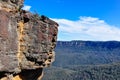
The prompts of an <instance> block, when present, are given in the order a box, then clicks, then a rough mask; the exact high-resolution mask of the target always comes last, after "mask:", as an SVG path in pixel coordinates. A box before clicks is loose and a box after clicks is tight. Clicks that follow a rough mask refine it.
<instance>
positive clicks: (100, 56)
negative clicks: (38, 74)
mask: <svg viewBox="0 0 120 80" xmlns="http://www.w3.org/2000/svg"><path fill="white" fill-rule="evenodd" d="M55 51H56V59H55V62H54V63H53V67H51V68H47V69H45V76H44V77H43V80H120V42H117V41H108V42H100V41H96V42H92V41H70V42H69V41H68V42H65V41H58V43H57V46H56V49H55Z"/></svg>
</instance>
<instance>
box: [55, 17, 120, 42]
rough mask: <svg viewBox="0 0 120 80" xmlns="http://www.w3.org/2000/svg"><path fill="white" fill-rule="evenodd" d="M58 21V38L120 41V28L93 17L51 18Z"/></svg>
mask: <svg viewBox="0 0 120 80" xmlns="http://www.w3.org/2000/svg"><path fill="white" fill-rule="evenodd" d="M53 20H54V21H56V22H58V23H59V25H60V26H59V36H58V40H94V41H96V40H97V41H107V40H119V41H120V28H118V27H116V26H112V25H109V24H107V23H106V22H105V21H104V20H100V19H99V18H94V17H80V18H79V20H76V21H72V20H67V19H53Z"/></svg>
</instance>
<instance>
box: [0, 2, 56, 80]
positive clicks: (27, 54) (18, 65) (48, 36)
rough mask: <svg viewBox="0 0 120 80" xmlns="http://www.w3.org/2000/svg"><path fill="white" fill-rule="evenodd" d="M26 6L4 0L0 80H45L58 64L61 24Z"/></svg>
mask: <svg viewBox="0 0 120 80" xmlns="http://www.w3.org/2000/svg"><path fill="white" fill-rule="evenodd" d="M22 6H23V0H0V80H41V77H42V70H43V68H45V67H48V66H49V65H51V63H52V62H53V61H54V56H55V52H54V48H55V45H56V41H57V32H58V24H57V23H56V22H54V21H52V20H50V19H49V18H47V17H46V16H43V15H42V16H39V15H37V14H32V13H30V12H28V11H25V10H22V9H21V8H22Z"/></svg>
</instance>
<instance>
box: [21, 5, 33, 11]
mask: <svg viewBox="0 0 120 80" xmlns="http://www.w3.org/2000/svg"><path fill="white" fill-rule="evenodd" d="M30 8H31V6H28V5H25V6H24V7H23V8H22V9H23V10H26V11H29V10H30Z"/></svg>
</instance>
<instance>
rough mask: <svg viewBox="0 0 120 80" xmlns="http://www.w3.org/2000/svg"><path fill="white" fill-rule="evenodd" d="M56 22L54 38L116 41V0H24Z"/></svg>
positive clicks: (119, 5) (119, 25)
mask: <svg viewBox="0 0 120 80" xmlns="http://www.w3.org/2000/svg"><path fill="white" fill-rule="evenodd" d="M24 4H25V6H24V9H26V8H27V9H28V10H29V9H30V11H31V12H37V13H39V14H40V15H46V16H48V17H49V18H51V19H53V20H54V21H56V22H58V23H59V25H60V26H59V34H58V40H66V41H70V40H93V41H108V40H117V41H120V37H119V36H120V0H25V3H24Z"/></svg>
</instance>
